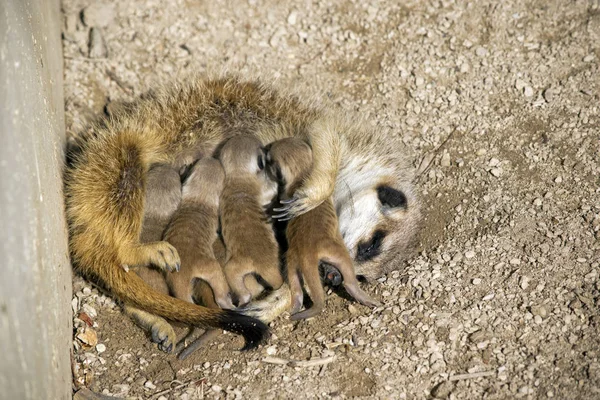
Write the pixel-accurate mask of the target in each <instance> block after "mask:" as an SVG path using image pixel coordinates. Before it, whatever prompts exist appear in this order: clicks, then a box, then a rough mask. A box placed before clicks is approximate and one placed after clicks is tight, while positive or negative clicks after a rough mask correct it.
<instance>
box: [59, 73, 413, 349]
mask: <svg viewBox="0 0 600 400" xmlns="http://www.w3.org/2000/svg"><path fill="white" fill-rule="evenodd" d="M240 128H243V129H240ZM243 131H251V132H252V133H253V134H254V135H255V136H256V137H257V138H258V139H259V140H260V141H261V142H262V143H263V144H266V143H270V142H273V141H275V140H279V139H283V138H286V137H298V138H301V139H303V140H305V141H307V143H309V145H310V146H311V148H312V152H313V167H312V169H311V172H310V174H309V176H308V177H307V178H306V180H305V181H304V182H303V184H302V186H301V187H300V188H299V189H298V190H297V191H296V192H295V195H294V199H293V201H292V202H290V203H289V204H288V206H287V208H286V210H285V211H284V214H286V215H300V214H301V213H302V212H305V211H307V210H309V209H312V208H315V207H317V206H318V205H319V204H321V203H322V202H323V201H324V200H325V199H327V198H329V197H330V196H331V195H332V194H333V200H334V207H335V210H336V213H337V215H338V218H339V226H340V230H341V233H342V237H343V238H344V242H345V244H346V247H347V248H348V250H349V252H350V255H351V257H352V258H353V259H354V260H355V262H356V272H357V273H358V274H361V275H364V276H367V277H377V276H380V275H381V274H382V273H384V272H385V271H386V267H387V266H389V265H390V263H387V261H389V260H391V259H393V258H398V257H399V256H404V254H405V252H406V248H407V246H408V244H409V243H410V242H411V240H412V239H413V237H414V236H415V232H416V227H417V223H418V220H419V207H418V200H417V198H416V196H415V194H414V192H413V188H412V168H410V167H409V164H408V160H407V158H406V157H405V155H404V154H403V153H402V151H401V149H400V148H399V146H400V145H401V144H400V143H395V138H394V137H391V136H390V135H384V134H382V133H381V132H380V131H379V130H378V129H377V128H375V127H371V126H365V125H363V124H360V123H357V122H356V121H354V120H353V119H352V118H350V117H349V116H348V115H347V113H345V112H343V111H341V110H336V111H335V112H333V111H332V112H328V111H326V110H325V109H324V108H322V107H319V106H318V105H315V104H314V103H311V104H308V103H304V102H303V101H301V100H300V99H299V98H298V97H296V96H294V95H288V94H281V93H278V92H277V91H276V90H274V89H272V88H271V87H269V86H267V85H264V84H261V83H258V82H254V81H250V82H248V81H242V80H240V79H237V78H234V77H225V78H219V79H188V80H187V81H186V82H184V83H180V84H174V85H172V86H169V87H164V88H162V89H158V90H156V91H153V92H150V93H148V94H147V95H146V96H144V97H142V98H140V99H138V100H137V101H135V102H133V103H132V104H130V105H128V106H127V107H123V108H122V109H121V110H119V112H117V113H115V114H114V115H111V117H110V118H109V119H106V120H105V121H103V122H102V123H100V124H98V125H95V126H93V127H91V128H90V133H89V134H86V135H83V136H82V138H81V139H82V140H81V141H79V142H76V143H75V144H74V146H73V148H72V149H73V151H72V152H71V153H70V157H69V161H70V162H69V165H68V168H67V169H66V171H65V200H66V212H67V219H68V224H69V234H70V248H71V256H72V261H73V263H74V265H75V267H76V268H77V269H78V270H79V271H80V272H81V273H82V274H83V275H84V276H86V277H88V278H89V279H91V280H94V281H96V282H98V283H100V284H102V285H103V286H104V287H105V288H106V289H107V290H109V291H110V292H111V293H112V294H113V296H114V297H116V298H118V299H120V300H121V301H123V302H124V303H126V304H129V305H131V306H135V307H137V308H139V309H142V310H145V311H147V312H150V313H153V314H157V315H160V316H162V317H165V318H168V319H171V320H175V321H179V322H182V323H185V324H188V325H194V326H201V327H214V328H223V329H226V330H231V331H234V332H237V333H240V334H242V335H244V336H245V337H246V341H247V346H248V347H252V346H255V345H256V344H257V343H259V342H260V340H261V339H262V338H264V337H265V335H266V334H267V328H266V326H264V324H259V323H258V321H257V320H255V319H252V318H246V317H244V316H240V314H239V313H236V312H235V311H229V310H210V309H205V308H201V307H199V306H195V305H193V304H190V303H187V302H183V301H181V300H178V299H173V298H170V297H168V296H166V295H163V294H160V293H158V292H156V291H154V290H152V289H151V288H150V287H149V286H148V285H146V284H145V283H144V282H143V281H142V279H140V278H139V277H138V276H137V275H136V274H132V273H127V272H126V271H124V270H123V269H122V268H121V265H123V264H125V265H129V266H134V265H148V264H151V263H153V262H158V263H160V262H163V263H164V264H165V265H168V266H171V267H173V268H174V267H175V266H176V264H177V263H178V262H179V257H178V256H177V253H176V252H175V251H174V249H173V247H172V246H170V245H168V244H167V243H166V242H159V243H149V244H143V243H141V242H140V240H139V233H140V229H141V224H142V217H143V210H144V193H145V190H146V178H147V173H148V169H149V167H150V165H152V164H155V163H167V162H177V161H178V160H179V159H180V158H181V157H183V155H184V154H189V152H190V151H194V152H195V151H198V152H199V153H201V154H212V152H213V151H214V149H215V148H216V147H217V145H218V144H219V143H220V142H222V141H223V140H224V139H226V138H228V137H230V136H233V135H236V134H237V133H239V132H243ZM171 250H173V252H171Z"/></svg>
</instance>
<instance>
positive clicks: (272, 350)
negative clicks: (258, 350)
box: [267, 346, 277, 356]
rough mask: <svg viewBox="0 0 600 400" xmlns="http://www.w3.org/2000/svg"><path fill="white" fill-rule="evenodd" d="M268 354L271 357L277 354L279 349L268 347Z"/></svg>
mask: <svg viewBox="0 0 600 400" xmlns="http://www.w3.org/2000/svg"><path fill="white" fill-rule="evenodd" d="M267 354H268V355H270V356H272V355H275V354H277V347H275V346H269V347H267Z"/></svg>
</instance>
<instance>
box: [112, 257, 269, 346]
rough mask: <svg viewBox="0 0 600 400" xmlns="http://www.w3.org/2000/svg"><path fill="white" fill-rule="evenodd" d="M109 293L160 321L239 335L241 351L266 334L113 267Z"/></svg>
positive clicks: (252, 323)
mask: <svg viewBox="0 0 600 400" xmlns="http://www.w3.org/2000/svg"><path fill="white" fill-rule="evenodd" d="M113 280H114V281H113V282H111V283H110V289H111V292H112V293H114V294H115V295H116V296H117V297H118V298H119V299H121V300H122V301H123V302H125V303H126V304H128V305H132V306H134V307H138V308H140V309H142V310H144V311H147V312H149V313H152V314H156V315H159V316H161V317H163V318H166V319H169V320H172V321H176V322H180V323H183V324H187V325H193V326H197V327H201V328H208V329H210V328H213V329H214V328H216V329H223V330H226V331H230V332H233V333H237V334H239V335H242V336H243V337H244V339H245V340H246V344H245V346H244V348H243V350H250V349H253V348H255V347H257V346H258V345H259V344H260V343H262V342H263V340H265V339H266V337H267V335H268V330H269V328H268V327H267V326H266V325H265V324H264V323H263V322H261V321H259V320H257V319H255V318H252V317H249V316H247V315H244V314H242V313H239V312H237V311H233V310H222V309H213V308H207V307H202V306H198V305H195V304H192V303H188V302H185V301H182V300H179V299H176V298H174V297H170V296H167V295H165V294H162V293H159V292H156V291H154V290H152V289H151V288H150V287H149V286H147V285H146V283H145V282H144V281H143V280H142V279H141V278H140V277H139V276H137V274H134V273H131V272H126V271H124V270H122V269H119V268H115V274H114V275H113Z"/></svg>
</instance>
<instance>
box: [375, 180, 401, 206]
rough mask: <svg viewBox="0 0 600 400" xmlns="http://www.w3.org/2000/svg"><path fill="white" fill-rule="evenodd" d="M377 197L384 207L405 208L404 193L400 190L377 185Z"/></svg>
mask: <svg viewBox="0 0 600 400" xmlns="http://www.w3.org/2000/svg"><path fill="white" fill-rule="evenodd" d="M377 197H378V198H379V201H380V202H381V205H383V206H384V207H390V208H404V209H406V208H407V206H408V200H407V199H406V195H405V194H404V193H403V192H402V191H400V190H396V189H394V188H392V187H390V186H385V185H382V186H379V187H378V188H377Z"/></svg>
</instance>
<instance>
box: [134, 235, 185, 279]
mask: <svg viewBox="0 0 600 400" xmlns="http://www.w3.org/2000/svg"><path fill="white" fill-rule="evenodd" d="M141 253H142V255H143V256H144V258H145V259H146V260H147V262H146V263H145V264H146V265H148V264H152V265H154V266H155V267H157V268H158V269H160V270H162V271H165V272H179V269H180V267H181V261H180V259H179V254H178V253H177V249H175V247H173V246H171V244H169V243H167V242H164V241H162V242H154V243H148V244H144V245H142V247H141ZM129 267H131V265H129Z"/></svg>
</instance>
